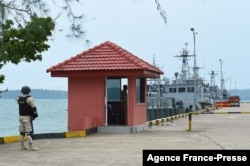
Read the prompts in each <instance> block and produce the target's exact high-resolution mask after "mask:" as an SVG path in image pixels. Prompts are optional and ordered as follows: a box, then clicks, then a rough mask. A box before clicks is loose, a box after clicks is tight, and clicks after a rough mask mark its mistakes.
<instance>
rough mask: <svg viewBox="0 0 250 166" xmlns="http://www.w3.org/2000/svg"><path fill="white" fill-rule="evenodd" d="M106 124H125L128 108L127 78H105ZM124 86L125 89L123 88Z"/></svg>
mask: <svg viewBox="0 0 250 166" xmlns="http://www.w3.org/2000/svg"><path fill="white" fill-rule="evenodd" d="M106 85H107V86H106V87H107V101H106V102H107V103H106V106H107V108H106V111H107V112H106V115H107V118H106V120H107V125H126V124H127V112H128V111H127V108H128V106H127V105H128V102H127V101H128V100H127V96H128V91H127V89H126V86H127V85H128V80H127V78H107V80H106ZM124 88H125V89H124Z"/></svg>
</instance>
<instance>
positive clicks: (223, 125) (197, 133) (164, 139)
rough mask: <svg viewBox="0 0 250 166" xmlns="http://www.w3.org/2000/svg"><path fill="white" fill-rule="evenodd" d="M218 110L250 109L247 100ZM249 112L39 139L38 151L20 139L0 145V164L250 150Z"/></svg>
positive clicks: (135, 161)
mask: <svg viewBox="0 0 250 166" xmlns="http://www.w3.org/2000/svg"><path fill="white" fill-rule="evenodd" d="M215 111H216V112H227V111H234V112H235V111H236V112H244V111H245V112H249V111H250V104H244V103H242V104H241V107H231V108H223V109H222V108H221V109H218V110H215ZM249 126H250V114H200V115H193V118H192V131H187V129H188V118H180V119H175V120H174V121H173V122H166V123H164V124H163V125H161V126H153V127H151V128H147V129H146V131H144V132H141V133H138V134H100V133H96V134H92V135H88V136H86V137H83V138H70V139H40V140H35V141H34V145H35V146H37V147H39V148H40V151H20V150H19V149H20V143H18V142H17V143H10V144H2V145H0V166H14V165H18V166H34V165H35V166H40V165H47V166H50V165H53V166H59V165H60V166H64V165H76V166H77V165H84V166H92V165H93V166H97V165H102V166H110V165H111V166H112V165H115V166H116V165H124V166H128V165H129V166H134V165H135V166H137V165H142V150H143V149H164V150H168V149H250V139H249V138H250V127H249Z"/></svg>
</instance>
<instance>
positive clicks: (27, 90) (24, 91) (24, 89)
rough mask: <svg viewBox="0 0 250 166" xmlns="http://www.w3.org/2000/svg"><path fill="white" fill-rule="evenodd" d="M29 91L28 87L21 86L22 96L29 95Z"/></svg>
mask: <svg viewBox="0 0 250 166" xmlns="http://www.w3.org/2000/svg"><path fill="white" fill-rule="evenodd" d="M30 91H31V89H30V87H29V86H23V87H22V89H21V92H22V94H29V93H30Z"/></svg>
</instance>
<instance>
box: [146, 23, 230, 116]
mask: <svg viewBox="0 0 250 166" xmlns="http://www.w3.org/2000/svg"><path fill="white" fill-rule="evenodd" d="M191 31H192V32H193V36H194V53H193V55H190V54H189V51H188V49H187V43H185V48H183V49H182V50H181V51H180V53H179V55H176V56H174V57H176V58H178V59H180V61H181V71H180V72H175V73H174V79H172V80H170V79H168V78H166V77H164V78H160V79H149V80H148V82H147V85H148V89H147V90H148V93H147V96H148V97H147V105H148V120H152V119H157V118H163V117H166V116H172V115H176V114H181V113H186V112H189V111H198V110H201V109H209V107H212V106H215V105H216V104H217V103H218V101H220V102H221V101H227V100H228V98H229V96H230V94H229V93H228V91H227V90H226V89H225V85H224V78H223V72H222V60H220V62H221V87H220V88H219V87H218V86H217V85H216V84H215V75H216V73H215V71H213V70H212V71H211V73H210V84H209V83H208V82H207V81H206V80H205V79H204V78H202V77H201V76H199V67H198V66H197V63H196V50H195V49H196V48H195V36H196V34H197V33H196V32H195V31H194V28H191ZM190 59H193V67H190V65H189V63H188V61H189V60H190ZM153 64H154V65H155V66H156V64H155V58H154V60H153Z"/></svg>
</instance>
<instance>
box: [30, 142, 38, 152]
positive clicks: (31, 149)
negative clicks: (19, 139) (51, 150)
mask: <svg viewBox="0 0 250 166" xmlns="http://www.w3.org/2000/svg"><path fill="white" fill-rule="evenodd" d="M29 150H30V151H38V150H39V148H36V147H34V146H33V145H32V144H31V143H29Z"/></svg>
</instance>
